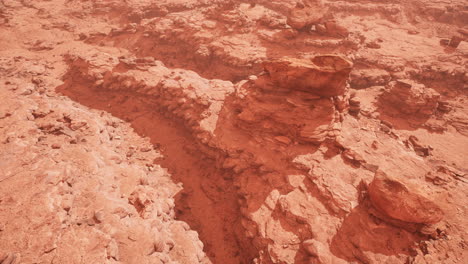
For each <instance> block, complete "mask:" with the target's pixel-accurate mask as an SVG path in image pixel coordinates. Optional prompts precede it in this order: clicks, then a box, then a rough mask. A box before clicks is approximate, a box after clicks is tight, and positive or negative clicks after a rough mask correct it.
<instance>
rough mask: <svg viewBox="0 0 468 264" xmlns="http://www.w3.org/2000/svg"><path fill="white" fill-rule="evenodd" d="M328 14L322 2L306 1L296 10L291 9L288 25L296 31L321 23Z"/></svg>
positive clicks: (315, 0)
mask: <svg viewBox="0 0 468 264" xmlns="http://www.w3.org/2000/svg"><path fill="white" fill-rule="evenodd" d="M326 12H327V8H326V7H324V6H323V4H322V3H321V1H317V0H312V1H305V3H304V4H298V5H297V6H296V7H295V8H293V9H291V11H290V12H289V16H288V19H287V23H288V25H290V26H291V27H292V28H294V29H297V30H299V29H303V28H305V27H307V26H310V25H312V24H316V23H319V22H320V21H321V20H322V19H323V17H324V16H325V13H326Z"/></svg>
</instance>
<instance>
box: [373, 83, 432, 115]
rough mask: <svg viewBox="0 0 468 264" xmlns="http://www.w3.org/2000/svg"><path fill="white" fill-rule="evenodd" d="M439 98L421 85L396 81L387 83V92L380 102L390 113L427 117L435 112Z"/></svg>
mask: <svg viewBox="0 0 468 264" xmlns="http://www.w3.org/2000/svg"><path fill="white" fill-rule="evenodd" d="M439 98H440V95H439V93H437V92H436V91H435V90H434V89H431V88H427V87H425V86H424V85H423V84H418V83H415V82H413V81H410V80H398V81H395V82H390V83H389V90H388V91H387V92H386V93H384V94H382V96H381V97H380V102H381V104H382V105H383V106H384V107H385V106H386V107H387V108H388V109H389V110H390V111H395V112H397V113H402V114H407V115H413V116H417V117H429V116H431V115H432V114H433V113H434V112H435V111H436V110H437V106H438V101H439Z"/></svg>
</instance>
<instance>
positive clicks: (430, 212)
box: [369, 171, 444, 224]
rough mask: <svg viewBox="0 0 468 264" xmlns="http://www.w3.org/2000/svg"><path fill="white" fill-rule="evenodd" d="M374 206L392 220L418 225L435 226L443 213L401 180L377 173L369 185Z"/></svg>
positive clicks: (380, 172)
mask: <svg viewBox="0 0 468 264" xmlns="http://www.w3.org/2000/svg"><path fill="white" fill-rule="evenodd" d="M369 196H370V200H371V202H372V204H373V205H374V206H375V207H376V208H377V209H378V210H380V211H381V212H383V213H384V214H386V215H387V216H389V217H390V218H393V219H396V220H401V221H404V222H409V223H416V224H435V223H437V222H439V221H440V220H442V218H443V215H444V213H443V211H442V210H441V209H440V207H439V206H437V205H436V204H435V203H434V202H433V201H431V200H429V199H428V198H427V197H425V196H423V195H422V194H420V193H419V191H418V190H417V189H416V188H415V187H413V186H410V185H408V184H405V183H403V182H402V181H401V180H400V179H398V178H395V177H390V176H388V175H386V174H385V173H384V172H382V171H377V173H376V174H375V178H374V180H373V181H372V183H371V184H370V185H369Z"/></svg>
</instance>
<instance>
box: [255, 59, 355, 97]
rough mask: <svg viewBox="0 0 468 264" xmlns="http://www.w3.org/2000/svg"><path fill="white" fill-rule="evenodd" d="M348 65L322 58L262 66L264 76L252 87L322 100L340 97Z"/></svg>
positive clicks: (346, 61) (343, 62) (279, 62)
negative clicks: (295, 93) (283, 90)
mask: <svg viewBox="0 0 468 264" xmlns="http://www.w3.org/2000/svg"><path fill="white" fill-rule="evenodd" d="M352 65H353V64H352V63H351V62H350V61H348V60H346V59H345V58H343V57H341V56H335V55H323V56H316V57H314V58H312V59H311V60H301V59H292V58H284V59H280V60H274V61H269V62H265V63H264V68H265V71H266V72H267V76H262V77H263V78H259V79H258V80H257V81H256V84H257V85H258V86H260V87H262V88H267V89H277V88H282V89H288V90H298V91H304V92H308V93H312V94H315V95H319V96H323V97H331V96H338V95H342V94H343V93H344V91H345V87H346V81H347V80H348V77H349V74H350V72H351V69H352Z"/></svg>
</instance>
